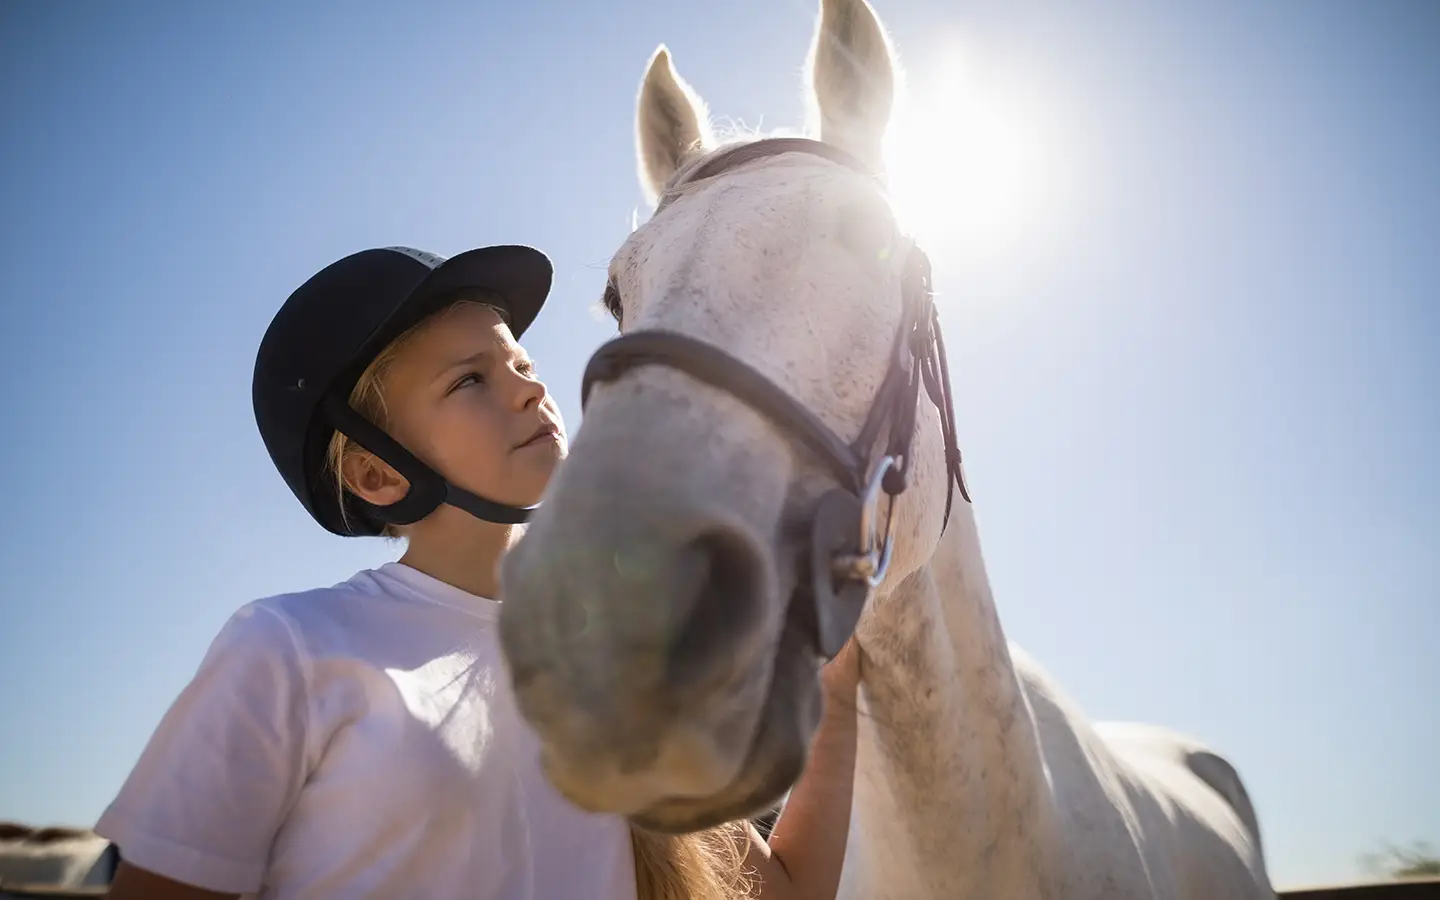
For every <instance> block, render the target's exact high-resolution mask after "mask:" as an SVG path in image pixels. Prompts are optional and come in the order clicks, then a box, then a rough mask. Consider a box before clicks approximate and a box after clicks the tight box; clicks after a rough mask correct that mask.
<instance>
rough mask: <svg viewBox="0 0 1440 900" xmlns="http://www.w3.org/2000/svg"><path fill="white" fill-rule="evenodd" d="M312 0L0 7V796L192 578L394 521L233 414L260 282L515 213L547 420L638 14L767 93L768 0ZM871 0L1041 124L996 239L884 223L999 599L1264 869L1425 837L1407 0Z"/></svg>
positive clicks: (282, 567)
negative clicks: (1191, 779) (1178, 771)
mask: <svg viewBox="0 0 1440 900" xmlns="http://www.w3.org/2000/svg"><path fill="white" fill-rule="evenodd" d="M321 6H322V5H321V4H314V5H300V6H296V5H292V4H282V3H279V2H273V0H271V2H263V3H253V4H228V5H220V4H186V3H173V4H158V3H131V4H124V5H123V6H122V5H114V4H111V5H103V4H102V5H91V6H85V7H84V10H83V12H82V11H81V7H75V6H69V7H63V8H62V6H57V5H54V4H47V3H41V2H34V0H31V2H14V3H8V4H6V5H5V7H4V10H3V11H0V41H3V46H0V103H3V117H4V122H5V127H4V129H3V132H0V145H3V148H4V158H5V160H6V164H5V166H4V167H3V171H0V194H3V196H4V198H5V204H4V214H3V217H0V228H3V230H4V231H3V245H4V265H3V266H0V303H3V304H4V310H5V322H6V326H5V335H6V340H5V346H6V353H5V354H4V355H3V357H0V373H3V377H4V383H5V384H6V385H7V386H8V389H7V390H6V391H5V392H4V393H3V396H0V404H3V406H0V414H3V421H4V422H5V439H4V440H3V442H0V471H3V472H5V473H7V475H8V477H9V482H8V483H9V485H10V487H9V488H8V489H7V492H6V493H7V495H8V498H9V501H10V503H11V506H10V507H9V510H10V511H9V513H8V514H7V516H6V518H7V520H8V521H7V524H6V526H5V531H4V540H3V542H0V597H3V600H4V606H3V611H0V617H3V618H0V679H3V681H4V683H5V684H7V685H8V686H9V690H8V691H7V693H6V699H5V700H4V702H3V704H0V735H4V739H3V741H0V816H3V817H13V818H20V819H26V820H32V821H43V822H59V821H64V822H77V823H84V822H89V821H92V820H93V819H94V817H95V816H96V815H98V813H99V812H100V810H101V809H102V808H103V806H104V804H105V803H106V802H108V800H109V798H110V797H111V796H112V794H113V792H114V791H115V790H116V789H117V787H118V786H119V783H120V781H121V779H123V777H124V776H125V774H126V772H127V771H128V768H129V766H130V765H131V764H132V762H133V761H134V759H135V757H136V755H137V754H138V753H139V751H140V749H141V747H142V746H143V743H144V741H145V740H146V738H147V736H148V734H149V732H150V730H151V729H152V728H153V727H154V725H155V723H156V721H157V719H158V718H159V716H160V715H161V713H162V712H163V711H164V709H165V707H166V706H167V704H168V703H169V701H170V700H171V698H172V697H173V696H174V695H175V693H176V692H177V691H178V690H179V688H180V687H181V686H182V685H183V683H184V682H185V680H186V679H187V678H188V677H189V675H190V674H191V673H192V672H193V670H194V667H195V665H196V664H197V663H198V662H199V659H200V657H201V655H202V654H203V653H204V651H205V648H206V645H207V643H208V641H209V640H210V638H211V636H212V635H213V634H214V632H215V630H216V629H217V628H218V627H219V625H220V624H221V623H222V622H223V621H224V619H225V618H226V617H227V616H228V615H229V613H230V612H231V611H232V610H233V609H234V608H235V607H237V606H238V605H240V604H241V603H244V602H245V601H247V600H249V599H252V598H254V597H257V596H262V595H266V594H270V593H275V592H279V591H284V590H293V589H299V588H305V587H310V586H315V585H320V584H328V583H333V582H335V581H339V580H341V579H343V578H345V577H348V576H349V575H350V574H351V573H352V572H353V571H354V570H355V569H357V568H360V567H363V566H368V565H373V564H376V563H379V562H381V561H384V560H387V559H391V558H394V557H395V556H396V555H397V554H398V548H397V547H396V546H395V545H391V544H387V543H384V542H381V541H347V540H343V539H340V538H335V537H331V536H329V535H327V534H325V533H323V532H322V531H320V530H319V529H318V528H317V527H315V526H314V525H313V524H312V523H311V522H310V520H309V519H308V518H306V517H305V515H304V514H303V512H302V511H301V509H300V507H299V506H298V505H297V504H296V503H295V502H294V500H293V499H292V498H291V497H290V495H289V494H288V493H287V492H286V490H285V488H284V486H283V484H282V483H281V481H280V479H279V478H278V477H277V476H276V475H275V473H274V471H273V470H272V468H271V467H270V464H269V461H268V458H267V457H266V455H265V453H264V450H263V448H262V446H261V444H260V441H259V438H258V435H257V434H256V431H255V427H254V424H253V417H252V413H251V409H250V398H249V385H250V370H251V365H252V362H253V358H254V352H255V348H256V345H257V343H258V341H259V338H260V335H261V334H262V333H263V331H264V328H265V326H266V325H267V324H268V322H269V319H270V317H271V316H272V315H273V313H274V311H275V309H276V308H277V307H278V305H279V304H280V303H281V302H282V300H283V299H284V297H285V295H286V294H287V293H288V292H289V291H290V290H291V289H293V288H294V287H295V286H296V285H298V284H299V283H300V282H301V281H303V280H304V279H305V278H306V277H307V276H308V275H310V274H311V273H312V272H313V271H314V270H315V269H317V268H319V267H320V266H322V265H324V264H325V263H327V262H329V261H331V260H332V259H335V258H337V257H339V256H341V255H344V254H346V253H349V252H352V251H354V250H357V249H360V248H363V247H368V246H383V245H389V244H407V245H412V246H417V247H422V248H426V249H429V250H432V251H435V252H439V253H443V254H452V253H455V252H458V251H460V250H463V249H466V248H469V247H473V246H479V245H483V244H487V243H499V242H525V243H532V244H535V245H537V246H540V247H543V248H544V249H545V250H546V251H547V252H549V253H550V254H551V255H552V257H553V259H554V260H555V264H556V269H557V277H556V287H555V293H554V295H553V297H552V300H551V304H550V306H549V308H548V309H547V312H546V315H545V316H544V317H543V319H542V321H541V322H540V323H539V324H538V325H537V326H536V327H535V328H534V329H533V330H532V332H531V337H530V338H529V340H528V341H527V344H528V345H529V347H530V349H531V351H532V352H533V353H534V354H535V355H536V357H537V358H538V360H539V362H540V366H541V370H542V372H543V373H545V375H546V376H547V380H548V381H549V383H550V385H551V387H552V390H554V391H555V392H556V393H557V394H558V396H559V398H560V401H561V405H562V408H563V410H564V413H565V415H566V417H567V420H568V421H569V422H570V423H571V426H572V428H573V427H574V426H576V425H578V423H579V421H580V414H579V403H578V386H579V379H580V372H581V368H582V366H583V363H584V360H585V358H586V357H587V356H588V354H589V353H590V351H591V350H592V349H593V348H594V347H595V346H596V345H597V344H598V343H599V342H600V341H601V340H603V339H604V338H605V337H607V336H608V334H609V333H610V329H609V326H608V325H607V324H606V323H605V322H602V321H600V320H599V318H598V317H597V316H596V315H595V314H594V312H593V307H594V306H595V301H596V300H597V299H598V298H599V295H600V291H601V288H602V286H603V269H604V264H605V262H606V261H607V259H608V257H609V254H610V253H611V252H612V251H613V250H614V249H615V248H616V247H618V245H619V244H620V242H621V241H622V240H623V238H624V235H625V233H626V231H627V230H628V228H629V223H630V217H631V213H632V210H634V209H635V208H636V207H637V206H642V201H641V199H640V194H639V190H638V187H637V184H636V179H635V174H634V163H633V155H632V154H633V148H632V119H631V117H632V114H633V99H634V93H635V90H636V87H637V85H638V80H639V77H640V74H641V72H642V69H643V66H644V63H645V61H646V59H647V57H648V55H649V54H650V52H651V51H652V50H653V49H654V47H655V46H656V44H658V43H660V42H662V41H663V42H666V43H667V44H668V45H669V46H670V47H671V49H672V51H674V53H675V55H676V58H677V64H678V65H679V67H680V69H681V71H682V72H683V74H685V75H686V77H687V78H689V79H690V80H691V81H692V83H694V84H695V85H696V87H697V88H698V89H699V90H700V92H701V93H702V94H703V95H704V96H705V97H706V99H707V100H708V101H709V102H710V104H711V107H712V109H713V110H714V111H715V113H717V114H718V115H720V116H724V117H729V118H733V119H736V120H740V121H743V122H744V123H745V124H747V125H751V126H754V125H759V124H763V125H764V126H765V127H775V126H795V125H798V124H799V123H800V121H801V115H802V109H803V107H802V100H801V94H800V82H799V79H798V73H799V71H800V65H801V62H802V60H803V57H804V53H805V50H806V47H807V42H808V40H809V37H810V29H811V26H812V21H813V11H812V7H811V5H810V3H809V2H802V0H780V2H776V0H732V2H729V3H726V4H714V5H709V6H707V5H698V6H697V5H693V4H680V3H671V2H669V0H645V2H632V3H628V4H573V5H572V4H566V3H560V2H542V0H531V2H529V3H527V4H523V8H522V4H499V3H483V2H473V3H458V2H456V3H438V2H429V3H421V2H414V3H409V4H404V5H403V6H404V8H401V5H400V4H388V3H378V2H372V0H365V2H355V3H350V4H345V5H344V6H345V11H344V12H343V13H342V12H340V11H339V7H338V6H336V5H333V4H327V5H324V6H326V7H327V8H325V9H322V8H321ZM572 6H573V7H574V8H572ZM1162 6H1163V8H1162ZM878 8H879V12H880V14H881V16H882V17H883V18H884V19H885V21H886V23H887V24H888V25H889V26H890V28H891V30H892V34H893V38H894V41H895V44H896V46H897V47H898V49H899V51H900V53H901V54H902V57H903V60H904V62H905V64H906V66H907V68H908V69H909V70H910V72H911V76H912V79H913V80H914V86H915V87H916V90H917V92H920V91H921V90H922V89H923V88H924V86H925V85H926V84H927V83H929V82H927V80H926V79H927V78H929V77H930V75H931V73H934V72H936V71H939V69H940V68H942V67H943V66H942V64H943V63H944V61H945V60H946V59H947V58H949V57H952V56H955V55H962V56H964V57H965V58H966V60H967V65H968V66H969V71H970V73H971V75H972V78H973V79H974V82H975V83H976V84H979V85H982V86H983V88H984V90H988V91H990V92H991V95H993V96H995V97H1000V98H1002V101H1000V102H1001V105H1002V106H1005V105H1006V104H1009V105H1010V106H1012V107H1013V108H1014V110H1018V112H1016V113H1015V115H1016V116H1019V117H1021V118H1024V123H1023V127H1024V128H1028V129H1029V131H1028V132H1027V133H1029V134H1030V135H1031V136H1032V145H1031V149H1032V150H1034V151H1035V153H1034V155H1035V156H1036V158H1038V159H1039V160H1040V162H1038V163H1036V164H1035V168H1034V170H1033V171H1032V172H1031V175H1032V176H1033V177H1022V178H1020V179H1019V180H1017V181H1016V182H1014V184H1013V188H1014V193H1015V194H1016V195H1017V196H1018V194H1019V192H1021V191H1023V190H1025V189H1026V188H1027V187H1028V188H1029V189H1030V193H1031V194H1032V195H1037V196H1035V197H1034V198H1033V201H1034V202H1033V203H1032V204H1031V207H1030V212H1029V213H1028V214H1027V215H1026V216H1025V217H1021V218H1014V217H1012V219H1010V220H1007V224H1006V225H1005V228H1004V229H1001V228H1000V227H999V226H998V225H997V226H996V227H995V228H994V229H991V228H989V227H988V225H987V223H986V221H985V220H984V219H983V217H982V218H981V219H980V220H978V221H976V220H972V221H971V222H970V225H969V231H968V232H966V233H967V234H970V235H978V236H981V237H983V236H985V235H991V236H993V235H995V234H998V233H1000V232H1001V231H1004V232H1005V234H1007V235H1008V237H1007V238H1006V239H1005V240H1004V241H1000V240H994V241H991V242H990V244H989V245H987V246H986V247H985V248H983V252H982V251H981V250H977V249H975V247H976V244H975V242H967V241H966V240H963V239H961V233H960V229H959V227H958V226H956V227H955V228H947V227H943V226H944V223H945V222H947V221H950V220H947V219H945V217H944V216H943V215H942V216H940V217H939V218H938V220H937V221H939V222H941V226H939V227H936V228H935V233H932V234H930V235H927V243H928V246H929V249H930V250H931V255H932V257H934V259H935V264H936V270H937V271H936V275H937V281H938V284H939V288H940V290H941V291H942V292H943V295H944V296H943V306H942V316H943V319H944V325H945V328H946V335H947V340H948V342H949V344H950V354H951V359H952V369H953V377H954V382H955V391H956V399H957V409H958V418H959V423H960V431H961V440H962V444H963V446H964V449H965V453H966V459H967V462H968V468H969V478H970V483H971V487H972V490H973V491H974V493H975V498H976V501H977V512H978V515H979V519H980V525H981V531H982V536H983V540H984V543H985V550H986V554H987V560H988V564H989V569H990V575H991V579H992V581H993V583H994V587H995V593H996V597H997V602H998V603H999V606H1000V611H1001V616H1002V619H1003V621H1004V623H1005V626H1006V628H1007V630H1008V632H1009V634H1010V635H1011V637H1012V638H1014V639H1016V640H1018V641H1019V642H1020V643H1021V644H1023V645H1024V646H1025V647H1026V648H1027V649H1028V650H1029V651H1030V652H1032V653H1033V654H1035V655H1036V656H1038V657H1039V658H1040V659H1041V660H1042V661H1043V662H1044V663H1045V664H1046V665H1047V666H1049V667H1050V668H1051V669H1052V671H1053V672H1054V673H1055V674H1056V675H1057V676H1058V677H1059V678H1060V679H1061V680H1062V681H1063V683H1064V684H1065V685H1066V686H1067V688H1068V690H1069V691H1070V692H1071V693H1072V694H1073V695H1074V696H1075V697H1076V698H1077V699H1078V700H1079V702H1080V703H1081V704H1082V705H1083V706H1084V707H1085V708H1086V709H1087V710H1088V711H1089V712H1090V713H1091V714H1092V715H1094V716H1096V717H1103V718H1111V717H1123V718H1133V719H1145V720H1151V721H1157V722H1162V723H1166V724H1170V725H1174V726H1177V727H1179V728H1182V729H1184V730H1186V731H1189V732H1192V733H1194V734H1196V735H1198V736H1200V737H1202V738H1204V739H1205V740H1208V741H1210V742H1212V743H1214V744H1215V745H1216V746H1218V747H1220V748H1222V749H1223V750H1224V751H1226V752H1227V753H1229V754H1230V755H1231V756H1232V758H1233V759H1234V760H1235V761H1236V763H1237V765H1238V766H1239V767H1240V768H1241V770H1242V772H1243V773H1244V774H1245V776H1246V777H1247V779H1248V781H1249V786H1250V789H1251V792H1252V794H1253V796H1254V798H1255V801H1256V803H1257V805H1258V807H1259V811H1260V815H1261V819H1262V825H1263V827H1264V829H1265V839H1266V842H1267V849H1268V851H1269V853H1270V857H1271V865H1272V870H1273V872H1274V875H1275V877H1276V880H1277V882H1279V883H1280V884H1282V885H1284V884H1294V883H1298V882H1309V881H1320V880H1328V879H1335V878H1344V877H1350V876H1353V875H1355V874H1357V872H1358V869H1357V863H1356V858H1357V856H1358V855H1359V854H1361V853H1364V852H1366V851H1369V850H1372V849H1374V848H1375V847H1376V846H1377V845H1378V843H1379V842H1380V841H1382V840H1392V841H1408V840H1411V839H1415V838H1426V839H1430V840H1433V841H1440V778H1437V777H1436V762H1435V760H1436V759H1440V704H1437V702H1436V700H1435V689H1434V686H1435V685H1437V684H1440V654H1437V653H1436V651H1435V635H1436V634H1437V633H1440V552H1437V548H1440V476H1437V474H1436V472H1437V467H1436V462H1435V461H1436V460H1440V412H1437V405H1436V400H1435V398H1436V396H1437V393H1440V245H1437V243H1436V237H1435V236H1436V235H1437V234H1440V167H1437V165H1436V163H1435V160H1437V159H1440V107H1437V106H1436V102H1435V98H1436V97H1437V96H1440V54H1437V53H1436V51H1435V47H1436V46H1440V8H1437V7H1436V6H1434V5H1433V4H1428V3H1425V2H1414V3H1408V4H1402V3H1396V2H1383V3H1382V2H1375V3H1366V4H1358V3H1342V2H1309V0H1307V2H1299V0H1289V2H1277V3H1271V4H1264V5H1256V4H1246V3H1240V2H1206V3H1199V2H1192V3H1189V4H1186V5H1183V6H1182V5H1180V4H1164V5H1160V4H1150V5H1144V6H1137V5H1135V4H1122V3H1109V4H1085V5H1084V6H1083V8H1082V7H1081V6H1078V5H1074V4H1061V3H1054V4H1046V5H1040V4H983V5H981V4H975V3H968V2H945V3H937V2H929V3H925V2H919V0H880V5H879V7H878ZM977 90H978V88H977ZM940 105H941V106H942V107H944V103H941V104H940ZM1025 117H1028V118H1025ZM961 144H963V137H962V138H959V139H956V147H957V153H958V152H959V150H960V149H962V148H961V146H960V145H961ZM945 145H946V144H945V142H944V141H937V142H936V144H935V146H945ZM934 155H935V154H933V153H932V154H931V156H932V157H933V156H934ZM942 158H943V157H942ZM955 159H962V157H960V156H957V157H955ZM963 159H969V158H968V157H963ZM965 165H966V166H967V167H968V169H969V170H972V174H971V179H972V181H971V183H972V184H974V183H984V182H986V180H987V179H988V178H989V174H988V172H984V171H982V172H980V173H978V174H975V173H974V172H973V169H974V168H975V166H973V165H971V164H970V163H965ZM979 167H980V168H981V169H983V168H984V166H983V160H982V164H981V165H980V166H979ZM934 177H935V178H937V179H938V178H939V177H940V176H938V175H936V176H934ZM990 181H992V182H993V179H990ZM937 184H938V183H937ZM1001 184H1002V187H1003V183H1001ZM1036 185H1039V186H1040V188H1038V189H1037V188H1036ZM939 187H943V185H939V186H937V191H939ZM942 193H943V192H942ZM999 193H1000V196H1001V200H1000V205H1001V207H1003V206H1004V198H1005V197H1006V196H1009V195H1010V193H1011V192H1007V191H1004V190H1001V191H1000V192H999ZM955 204H956V206H955V208H960V207H961V206H963V200H962V199H959V198H957V199H956V200H955ZM642 215H643V210H642ZM951 224H953V222H952V223H951ZM1006 229H1008V230H1006ZM982 243H983V242H982ZM1427 684H1429V685H1431V687H1430V688H1426V687H1425V685H1427Z"/></svg>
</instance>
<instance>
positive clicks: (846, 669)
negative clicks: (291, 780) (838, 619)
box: [820, 635, 860, 698]
mask: <svg viewBox="0 0 1440 900" xmlns="http://www.w3.org/2000/svg"><path fill="white" fill-rule="evenodd" d="M820 681H821V683H822V684H823V685H824V686H825V690H826V691H827V692H829V693H830V694H831V695H832V696H836V697H846V698H850V697H854V696H855V690H856V689H857V688H858V687H859V686H860V642H859V641H857V640H856V639H855V637H854V636H853V635H852V636H851V638H850V640H848V641H846V642H845V646H844V647H841V648H840V652H839V653H837V654H836V655H835V658H834V659H832V660H830V661H829V662H828V663H825V665H823V666H822V667H821V668H820Z"/></svg>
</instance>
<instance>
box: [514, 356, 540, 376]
mask: <svg viewBox="0 0 1440 900" xmlns="http://www.w3.org/2000/svg"><path fill="white" fill-rule="evenodd" d="M515 371H517V372H519V373H520V374H521V375H524V376H525V377H526V378H531V377H534V375H535V364H534V363H533V362H530V361H529V360H521V361H520V362H518V363H516V364H515Z"/></svg>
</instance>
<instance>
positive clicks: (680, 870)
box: [630, 822, 754, 900]
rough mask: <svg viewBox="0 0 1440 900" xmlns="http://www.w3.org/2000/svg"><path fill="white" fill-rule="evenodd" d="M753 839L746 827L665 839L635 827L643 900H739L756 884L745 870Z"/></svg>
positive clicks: (639, 889) (632, 838)
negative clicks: (746, 851) (749, 847)
mask: <svg viewBox="0 0 1440 900" xmlns="http://www.w3.org/2000/svg"><path fill="white" fill-rule="evenodd" d="M748 845H749V838H748V836H747V834H746V832H745V830H744V824H743V823H741V822H727V823H726V824H724V825H717V826H715V827H714V828H710V829H708V830H706V831H698V832H695V833H693V834H679V835H676V834H660V833H658V832H654V831H646V830H645V829H643V828H640V827H638V826H635V825H631V826H630V846H631V849H632V851H633V853H634V855H635V895H636V897H638V898H639V900H738V898H742V897H750V896H752V894H753V892H754V884H753V882H752V881H751V880H750V877H749V873H748V872H747V871H745V867H744V861H745V850H746V847H747V846H748Z"/></svg>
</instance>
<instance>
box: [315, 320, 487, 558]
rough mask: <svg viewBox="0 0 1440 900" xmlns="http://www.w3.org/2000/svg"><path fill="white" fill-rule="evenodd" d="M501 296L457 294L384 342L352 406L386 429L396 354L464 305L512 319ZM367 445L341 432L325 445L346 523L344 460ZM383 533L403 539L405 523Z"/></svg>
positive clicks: (353, 396)
mask: <svg viewBox="0 0 1440 900" xmlns="http://www.w3.org/2000/svg"><path fill="white" fill-rule="evenodd" d="M500 302H501V301H500V298H499V297H497V296H495V295H494V294H492V293H489V292H487V291H472V292H469V293H467V294H465V295H464V296H462V297H458V298H457V299H456V300H455V301H454V302H452V303H450V304H449V305H448V306H445V307H444V308H442V309H440V310H438V311H437V312H434V313H432V314H431V315H429V316H427V317H426V318H424V319H421V320H420V321H419V322H416V323H415V324H414V325H411V326H410V327H409V328H407V329H406V330H405V331H403V332H402V333H401V334H400V336H399V337H397V338H395V340H393V341H391V342H390V343H389V344H386V345H385V349H383V350H381V351H380V352H379V353H378V354H376V356H375V358H374V359H372V360H371V361H370V364H369V365H368V366H366V367H365V371H364V372H361V373H360V378H359V380H358V381H356V382H355V387H353V388H351V389H350V398H349V400H350V406H351V407H353V408H354V410H355V411H356V412H358V413H359V414H360V415H362V416H364V417H365V418H367V419H369V420H370V422H371V423H372V424H374V425H375V426H376V427H378V428H385V427H386V425H387V424H388V420H389V410H388V409H387V408H386V406H385V377H386V375H387V374H388V373H389V369H390V366H391V365H392V364H393V363H394V362H395V359H396V357H398V356H399V355H400V352H401V351H402V350H404V349H405V347H406V346H407V345H409V343H410V342H411V341H412V340H414V338H415V335H416V334H417V333H418V332H419V331H420V329H421V327H423V326H425V325H428V324H429V323H431V322H433V321H435V320H436V319H438V318H440V317H441V316H444V315H447V314H449V313H450V312H451V311H452V310H454V309H457V308H459V307H461V306H482V307H484V308H486V309H489V310H493V311H494V313H495V314H496V315H497V316H499V317H500V320H501V321H503V322H506V323H507V324H508V323H509V321H510V314H509V312H507V311H506V310H505V308H504V307H503V306H501V305H500ZM364 452H365V448H364V447H361V446H360V444H359V442H357V441H356V440H355V439H354V438H352V437H350V435H348V434H344V433H342V432H339V431H335V432H332V433H331V435H330V443H329V445H328V446H327V447H326V448H325V470H326V472H327V473H329V477H330V478H332V479H333V480H334V488H335V493H336V495H337V496H338V497H339V499H340V516H341V518H342V519H343V520H344V521H345V523H346V525H349V523H350V504H349V502H348V501H349V500H350V498H351V497H354V496H355V492H354V491H352V490H351V489H350V485H349V484H347V483H346V481H345V461H346V460H347V459H349V458H350V457H351V456H354V455H356V454H359V453H364ZM380 534H381V535H382V536H384V537H387V538H400V537H403V536H404V534H405V531H404V526H403V525H391V524H390V523H388V522H387V523H385V524H384V526H382V527H381V530H380Z"/></svg>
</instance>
